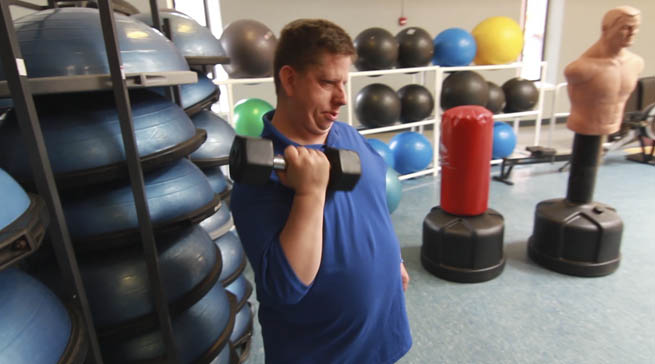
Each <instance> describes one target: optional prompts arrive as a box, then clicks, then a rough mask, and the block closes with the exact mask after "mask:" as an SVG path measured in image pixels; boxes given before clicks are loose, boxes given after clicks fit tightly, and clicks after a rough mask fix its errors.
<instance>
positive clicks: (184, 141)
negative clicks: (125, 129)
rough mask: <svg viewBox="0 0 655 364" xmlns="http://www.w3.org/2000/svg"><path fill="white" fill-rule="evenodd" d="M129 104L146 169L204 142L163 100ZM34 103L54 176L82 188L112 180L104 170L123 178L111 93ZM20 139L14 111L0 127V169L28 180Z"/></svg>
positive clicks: (147, 97)
mask: <svg viewBox="0 0 655 364" xmlns="http://www.w3.org/2000/svg"><path fill="white" fill-rule="evenodd" d="M130 103H131V106H132V121H133V124H134V130H135V136H136V142H137V146H138V151H139V156H140V157H141V158H142V160H144V161H145V160H148V163H149V167H148V168H146V167H144V169H146V170H147V169H152V166H154V165H158V164H160V163H163V162H166V161H167V160H170V159H171V158H170V156H171V155H173V156H176V157H180V158H181V157H182V156H184V155H186V154H188V153H190V151H192V150H193V149H195V148H197V147H198V146H199V145H200V144H201V143H202V140H203V138H204V134H205V133H204V132H201V131H199V130H197V129H196V128H195V126H194V125H193V123H192V122H191V119H189V117H188V116H187V115H186V114H185V113H184V110H182V109H181V108H180V107H178V106H177V105H175V104H174V103H172V102H170V101H168V100H167V99H166V98H164V97H162V96H160V95H157V94H155V93H153V92H149V91H146V90H134V91H131V92H130ZM35 104H36V107H37V111H38V113H39V118H40V122H41V128H42V131H43V137H44V139H45V143H46V147H47V150H48V157H49V158H50V164H51V166H52V170H53V172H54V173H55V176H57V177H58V178H62V179H66V180H67V182H70V184H72V183H74V184H76V185H81V184H83V183H92V182H98V181H106V180H110V179H112V178H111V174H109V173H108V171H107V170H106V168H110V169H112V170H113V171H114V172H115V173H121V172H120V171H121V170H123V171H122V173H125V171H124V168H123V166H122V165H121V163H122V162H124V161H125V148H124V146H123V138H122V134H121V128H120V121H119V115H118V110H117V108H116V104H115V102H114V96H113V93H112V92H99V93H76V94H60V95H47V96H46V95H44V96H39V97H37V98H36V99H35ZM22 140H23V139H22V138H21V133H20V128H19V126H18V120H17V118H16V111H15V110H12V111H11V112H10V113H9V114H8V115H7V118H6V120H5V122H3V123H2V124H0V166H2V167H4V168H5V169H6V170H7V171H8V172H9V173H11V174H12V175H13V176H15V177H16V178H17V179H19V180H25V179H31V178H32V170H31V169H30V168H29V164H28V163H25V155H26V154H27V148H26V147H25V145H24V143H23V141H22ZM190 144H193V145H192V146H190ZM188 149H191V150H188ZM80 175H85V177H87V178H78V177H80ZM88 176H93V177H92V178H91V177H88ZM60 181H61V180H60ZM61 187H66V185H63V184H62V186H61Z"/></svg>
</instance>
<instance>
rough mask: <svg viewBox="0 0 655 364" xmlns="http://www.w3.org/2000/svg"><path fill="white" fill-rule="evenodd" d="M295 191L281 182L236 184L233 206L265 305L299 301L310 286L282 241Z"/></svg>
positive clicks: (258, 295)
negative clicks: (281, 235) (291, 263)
mask: <svg viewBox="0 0 655 364" xmlns="http://www.w3.org/2000/svg"><path fill="white" fill-rule="evenodd" d="M292 201H293V191H291V190H289V189H286V188H284V187H283V186H281V185H278V184H270V183H269V184H267V185H266V186H249V185H243V184H238V183H237V184H235V185H234V189H233V191H232V197H231V204H230V208H231V210H232V216H233V218H234V223H235V226H236V228H237V232H238V233H239V237H240V239H241V245H242V246H243V248H244V250H245V252H246V255H247V256H248V260H249V261H250V265H251V266H252V268H253V271H254V273H255V283H256V287H257V297H258V299H259V301H260V302H261V303H262V304H267V305H284V304H294V303H297V302H299V301H300V300H301V299H302V298H303V297H304V296H305V294H306V293H307V291H308V290H309V288H310V287H311V285H310V286H308V285H305V284H304V283H302V282H301V281H300V279H298V277H297V276H296V274H295V272H294V271H293V268H291V265H289V262H288V261H287V257H286V255H285V254H284V251H283V250H282V246H281V244H280V238H279V237H280V232H281V231H282V228H284V225H285V224H286V220H287V218H288V216H289V212H290V209H291V202H292Z"/></svg>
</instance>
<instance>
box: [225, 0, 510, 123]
mask: <svg viewBox="0 0 655 364" xmlns="http://www.w3.org/2000/svg"><path fill="white" fill-rule="evenodd" d="M220 4H221V15H222V18H223V19H222V20H223V24H224V25H225V26H227V25H228V24H229V23H230V22H232V21H235V20H238V19H254V20H257V21H260V22H262V23H264V24H266V25H267V26H268V27H269V28H270V29H271V30H272V31H273V33H275V34H276V35H279V34H280V30H281V29H282V28H283V27H284V25H285V24H287V23H289V22H290V21H292V20H294V19H298V18H324V19H328V20H330V21H332V22H334V23H336V24H338V25H339V26H341V27H343V28H344V30H346V32H348V34H350V36H351V37H352V38H353V39H354V38H355V37H356V36H357V34H359V33H360V32H361V31H363V30H364V29H367V28H370V27H381V28H385V29H387V30H388V31H389V32H391V33H392V34H394V35H395V34H396V33H398V32H399V31H400V30H402V29H403V28H405V27H409V26H417V27H421V28H423V29H425V30H426V31H427V32H428V33H430V35H432V37H434V36H436V35H437V34H439V33H440V32H441V31H443V30H445V29H447V28H451V27H459V28H463V29H466V30H468V31H471V30H473V28H474V27H475V26H476V25H477V24H478V23H479V22H481V21H482V20H483V19H485V18H487V17H490V16H497V15H503V16H508V17H510V18H513V19H514V20H516V21H517V22H519V20H520V19H519V18H520V11H521V0H497V1H487V0H466V1H448V2H446V1H434V0H406V1H405V10H404V16H405V17H407V19H408V20H407V24H406V25H405V26H404V27H403V26H399V25H398V17H399V16H400V11H401V1H399V0H332V1H327V0H314V1H308V0H281V1H274V2H268V1H257V0H240V1H237V0H223V1H221V2H220ZM353 71H355V69H354V68H353ZM483 76H484V77H485V78H487V79H488V80H490V81H493V82H496V83H502V82H504V81H505V80H507V79H509V78H511V77H514V76H515V71H494V72H487V73H485V74H483ZM426 81H427V85H428V88H429V89H430V90H431V91H433V86H432V84H433V82H434V81H433V75H432V74H428V75H426ZM373 82H381V83H385V84H388V85H389V86H390V87H392V88H394V89H396V90H397V89H399V88H400V87H402V86H404V85H406V84H409V83H412V76H410V75H393V76H383V77H375V78H370V77H365V78H356V79H353V91H352V95H351V102H353V101H354V98H355V95H356V94H357V92H358V91H359V89H361V88H362V87H364V86H365V85H367V84H369V83H373ZM247 97H258V98H262V99H265V100H267V101H268V102H270V103H272V104H273V105H275V95H274V91H273V87H271V86H270V85H259V86H238V87H235V100H239V99H241V98H247ZM340 118H341V119H342V120H345V110H343V109H342V112H341V115H340Z"/></svg>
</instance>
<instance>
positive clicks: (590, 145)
mask: <svg viewBox="0 0 655 364" xmlns="http://www.w3.org/2000/svg"><path fill="white" fill-rule="evenodd" d="M602 141H603V136H602V135H583V134H578V133H576V134H575V137H574V139H573V154H572V156H571V172H570V174H569V182H568V189H567V193H566V198H559V199H552V200H546V201H542V202H540V203H538V204H537V208H536V211H535V216H534V230H533V232H532V236H531V237H530V239H529V240H528V255H529V256H530V258H531V259H532V260H534V261H535V262H537V263H538V264H541V265H542V266H544V267H546V268H549V269H552V270H554V271H556V272H560V273H564V274H570V275H576V276H583V277H597V276H604V275H607V274H610V273H612V272H614V271H615V270H616V269H617V268H618V267H619V262H620V261H621V253H620V251H619V248H620V246H621V234H622V233H623V221H622V220H621V217H620V216H619V215H618V213H617V212H616V210H615V209H614V208H612V207H610V206H608V205H605V204H602V203H600V202H594V201H593V195H594V185H595V183H596V172H597V170H598V163H599V161H600V156H601V152H602Z"/></svg>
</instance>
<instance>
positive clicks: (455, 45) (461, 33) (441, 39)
mask: <svg viewBox="0 0 655 364" xmlns="http://www.w3.org/2000/svg"><path fill="white" fill-rule="evenodd" d="M476 51H477V46H476V43H475V39H474V38H473V36H472V35H471V33H469V32H467V31H466V30H464V29H461V28H449V29H446V30H444V31H442V32H441V33H439V34H438V35H437V36H436V37H435V38H434V56H433V57H432V64H435V65H439V66H444V67H454V66H468V65H469V64H470V63H471V62H472V61H473V58H475V52H476Z"/></svg>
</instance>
